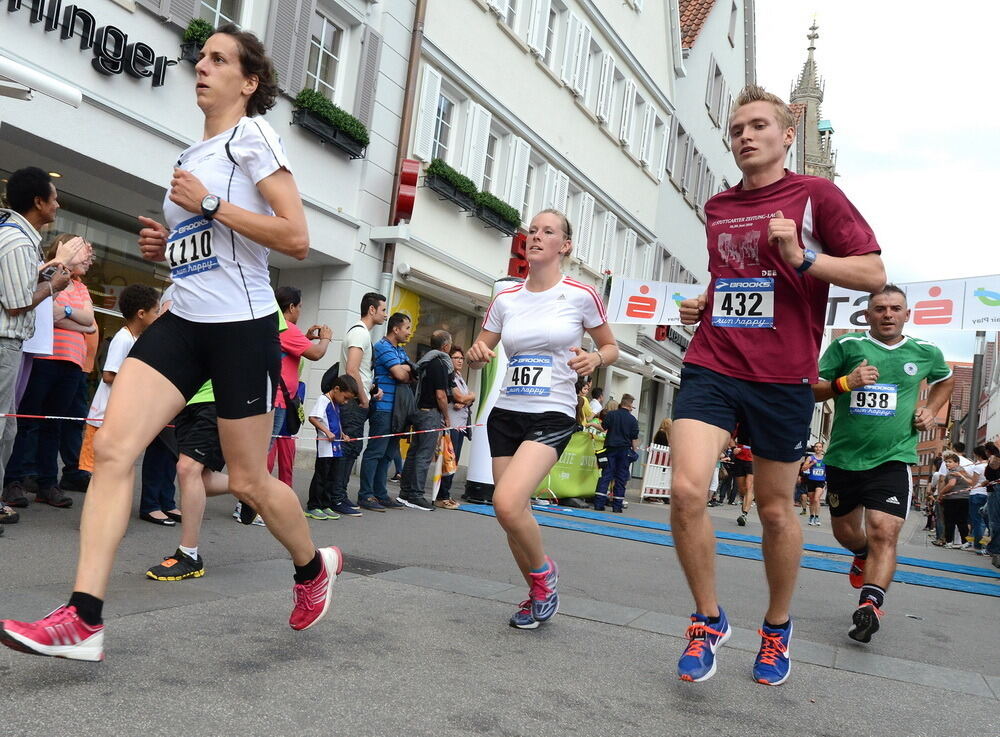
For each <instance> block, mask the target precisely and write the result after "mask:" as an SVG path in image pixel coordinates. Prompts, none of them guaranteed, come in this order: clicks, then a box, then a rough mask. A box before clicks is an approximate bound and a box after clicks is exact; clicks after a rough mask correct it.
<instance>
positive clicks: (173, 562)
mask: <svg viewBox="0 0 1000 737" xmlns="http://www.w3.org/2000/svg"><path fill="white" fill-rule="evenodd" d="M204 575H205V560H204V558H202V557H201V556H200V555H199V556H198V560H191V559H190V558H189V557H188V556H186V555H185V554H184V553H182V552H181V551H180V550H178V551H177V552H175V553H174V554H173V555H171V556H170V557H169V558H167V559H165V560H164V561H163V562H162V563H160V564H159V565H156V566H153V567H152V568H150V569H149V570H148V571H146V578H151V579H153V580H154V581H183V580H184V579H185V578H201V577H202V576H204Z"/></svg>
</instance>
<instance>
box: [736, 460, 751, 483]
mask: <svg viewBox="0 0 1000 737" xmlns="http://www.w3.org/2000/svg"><path fill="white" fill-rule="evenodd" d="M744 476H753V461H744V460H743V459H742V458H734V459H733V478H734V479H738V478H742V477H744Z"/></svg>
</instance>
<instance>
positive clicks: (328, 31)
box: [306, 11, 344, 102]
mask: <svg viewBox="0 0 1000 737" xmlns="http://www.w3.org/2000/svg"><path fill="white" fill-rule="evenodd" d="M310 34H311V40H310V43H309V63H308V64H307V65H306V86H307V87H308V88H310V89H313V90H315V91H317V92H319V93H320V94H322V95H323V96H324V97H326V98H327V99H329V100H331V101H334V102H335V101H336V91H337V71H338V70H339V69H340V60H341V49H342V47H343V42H344V29H343V28H342V27H341V26H339V25H338V24H336V23H334V22H333V21H332V20H330V18H329V17H327V16H326V15H324V14H323V13H320V12H319V11H317V12H316V13H314V14H313V18H312V28H311V29H310Z"/></svg>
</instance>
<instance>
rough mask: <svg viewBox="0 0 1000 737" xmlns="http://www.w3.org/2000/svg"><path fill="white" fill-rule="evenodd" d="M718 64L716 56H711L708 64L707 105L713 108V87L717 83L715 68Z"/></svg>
mask: <svg viewBox="0 0 1000 737" xmlns="http://www.w3.org/2000/svg"><path fill="white" fill-rule="evenodd" d="M716 68H717V65H716V63H715V57H714V56H712V57H711V61H710V62H709V64H708V82H707V83H706V85H705V106H706V107H707V108H708V109H709V110H711V109H712V107H713V106H712V89H713V87H714V85H715V70H716Z"/></svg>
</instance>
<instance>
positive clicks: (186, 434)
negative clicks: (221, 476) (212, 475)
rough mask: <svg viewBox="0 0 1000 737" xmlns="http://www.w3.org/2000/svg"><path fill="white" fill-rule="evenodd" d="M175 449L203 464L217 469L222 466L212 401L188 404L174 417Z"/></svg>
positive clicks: (216, 422)
mask: <svg viewBox="0 0 1000 737" xmlns="http://www.w3.org/2000/svg"><path fill="white" fill-rule="evenodd" d="M174 435H176V437H177V450H178V452H180V453H181V454H183V455H186V456H187V457H188V458H193V459H194V460H196V461H198V463H200V464H202V465H203V466H204V467H205V468H208V469H210V470H212V471H221V470H222V469H223V468H225V467H226V461H225V459H224V458H223V457H222V445H221V444H220V443H219V423H218V421H217V417H216V414H215V403H214V402H199V403H198V404H189V405H188V406H187V407H185V408H184V409H183V410H181V413H180V414H179V415H177V418H176V419H175V420H174Z"/></svg>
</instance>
